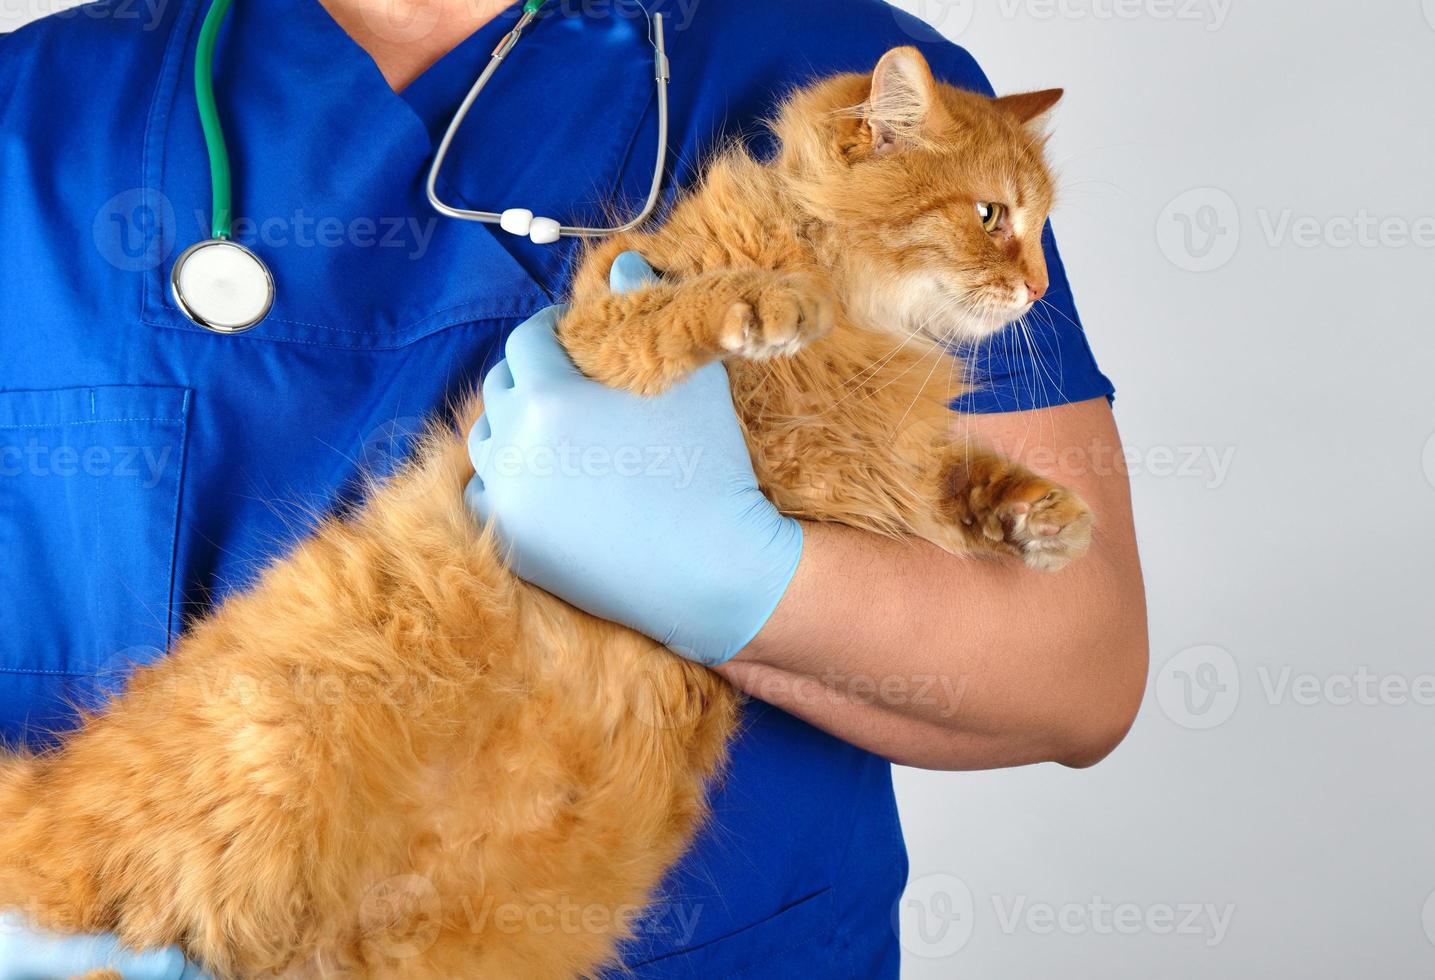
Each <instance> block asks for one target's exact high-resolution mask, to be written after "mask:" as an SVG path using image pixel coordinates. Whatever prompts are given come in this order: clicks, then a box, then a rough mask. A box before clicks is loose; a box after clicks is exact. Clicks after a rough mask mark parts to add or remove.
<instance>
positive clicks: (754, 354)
mask: <svg viewBox="0 0 1435 980" xmlns="http://www.w3.org/2000/svg"><path fill="white" fill-rule="evenodd" d="M836 315H837V304H836V302H835V301H834V300H833V298H832V293H831V292H830V290H828V289H827V288H826V287H824V286H823V285H822V284H821V283H819V282H818V281H817V280H815V279H812V278H811V277H809V276H804V275H783V276H777V277H775V278H773V279H771V280H770V281H768V282H766V283H764V284H763V285H761V286H759V287H757V288H756V289H755V290H753V292H752V294H751V295H749V296H745V297H743V298H742V299H739V300H738V301H736V302H734V303H733V304H732V305H731V306H729V307H728V309H727V310H726V312H725V313H724V314H723V318H722V323H721V325H720V326H719V328H718V343H719V344H720V345H721V347H722V349H723V350H725V351H727V352H728V353H730V354H734V355H736V356H738V357H745V358H748V359H750V360H759V361H760V360H766V359H767V358H771V357H782V356H786V355H789V354H795V353H797V351H799V350H801V349H802V347H803V346H804V345H806V344H808V343H810V342H812V341H814V340H816V339H817V338H819V337H822V336H823V335H825V334H827V333H828V332H829V331H831V329H832V327H833V324H834V323H835V322H836Z"/></svg>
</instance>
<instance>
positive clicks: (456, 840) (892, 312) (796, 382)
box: [0, 48, 1092, 980]
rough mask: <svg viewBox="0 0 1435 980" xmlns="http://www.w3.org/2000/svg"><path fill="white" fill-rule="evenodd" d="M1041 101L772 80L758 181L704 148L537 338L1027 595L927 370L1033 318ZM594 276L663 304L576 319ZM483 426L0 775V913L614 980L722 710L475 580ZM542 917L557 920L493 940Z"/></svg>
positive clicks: (212, 947)
mask: <svg viewBox="0 0 1435 980" xmlns="http://www.w3.org/2000/svg"><path fill="white" fill-rule="evenodd" d="M1060 95H1061V93H1060V91H1059V90H1057V91H1048V92H1037V93H1031V94H1025V95H1016V96H1009V97H1006V98H1001V99H988V98H985V97H983V96H979V95H975V94H972V93H969V92H964V91H960V90H958V89H955V88H952V87H949V86H946V85H943V84H940V83H938V82H937V81H936V80H935V79H934V78H933V76H932V74H931V71H930V69H929V67H928V65H927V63H926V61H925V60H924V59H923V58H922V56H921V55H920V54H919V53H918V52H917V51H916V49H914V48H898V49H895V50H893V51H891V52H889V53H888V54H887V55H886V56H884V57H883V59H882V60H881V62H880V63H879V64H878V65H877V67H876V69H875V70H874V71H873V72H872V73H870V74H852V75H842V76H838V77H834V78H829V79H826V80H823V81H820V82H817V83H815V84H813V85H811V86H809V87H806V88H803V89H801V90H799V91H797V92H795V93H794V94H793V95H792V96H791V97H790V99H789V100H788V102H787V103H786V104H785V106H784V108H783V109H782V111H781V113H780V115H779V117H778V118H777V119H776V120H775V122H774V127H775V132H776V135H777V137H778V139H779V142H780V149H779V151H778V153H777V154H776V156H775V157H774V158H773V159H772V160H770V161H767V162H758V161H756V160H754V159H753V158H751V157H750V156H749V155H748V154H747V153H746V152H744V151H743V150H741V149H732V150H729V151H727V152H726V153H724V154H722V155H720V156H719V157H718V158H716V159H715V160H714V161H713V162H712V164H711V165H710V167H709V169H708V171H707V175H706V177H705V179H704V181H703V182H702V184H701V185H700V186H699V187H697V188H695V189H694V190H693V191H692V192H691V193H689V194H687V195H686V196H685V197H684V198H682V199H681V200H680V201H679V203H678V204H677V205H676V206H675V207H674V208H673V210H672V213H671V214H670V216H669V217H668V218H667V220H666V221H665V222H664V223H663V224H662V225H661V226H660V227H657V228H656V229H654V230H652V231H649V232H644V233H636V234H626V235H621V236H617V237H615V238H612V239H609V240H606V241H604V242H602V243H601V244H600V245H598V246H597V247H595V248H594V249H593V251H592V252H591V253H590V254H589V255H588V256H587V257H586V259H585V261H584V263H583V265H582V268H581V270H580V272H579V274H578V276H577V278H576V281H575V284H574V290H573V305H572V309H571V311H570V312H569V313H568V314H567V315H566V316H565V318H564V319H563V320H562V322H561V324H560V326H559V335H560V339H561V340H562V341H563V344H564V346H565V348H566V349H567V350H568V351H569V353H570V355H571V356H572V357H573V359H574V361H575V362H576V363H577V364H578V365H579V367H581V368H582V369H583V370H584V371H585V372H586V373H587V374H588V375H590V376H591V377H593V378H595V379H597V380H599V381H603V382H605V383H609V384H613V385H616V386H620V387H624V388H629V389H632V390H634V391H638V392H647V393H651V392H656V391H660V390H662V389H663V388H664V387H665V386H667V385H669V384H670V383H672V382H673V381H674V380H676V379H678V378H681V377H682V376H683V375H684V374H685V373H686V372H688V371H691V370H693V369H694V368H695V367H696V366H698V365H700V364H702V363H705V362H707V361H710V360H712V359H714V358H722V359H724V360H725V361H726V364H727V369H728V373H729V377H730V380H731V384H732V392H733V400H734V404H735V405H736V407H737V410H738V413H739V415H740V417H741V420H742V423H743V425H744V428H745V431H746V435H747V439H748V443H749V446H750V449H751V452H752V458H753V461H754V464H755V467H756V471H757V474H758V477H759V480H760V482H761V484H762V486H763V488H764V490H765V491H766V492H767V493H768V494H769V495H770V496H771V498H772V500H773V501H774V502H775V503H776V504H777V506H778V507H779V508H780V509H781V510H782V511H784V512H785V513H788V514H791V515H794V516H797V517H800V518H804V519H809V520H820V521H836V522H841V523H843V524H848V525H852V526H855V527H859V528H865V529H867V530H870V531H874V532H877V533H880V534H884V535H890V536H917V537H921V538H925V539H927V540H929V541H932V542H935V543H936V544H938V545H940V546H941V547H943V548H945V549H948V550H950V551H953V552H984V553H987V554H993V555H999V556H1012V557H1015V558H1017V559H1020V560H1023V561H1025V562H1027V564H1029V565H1031V566H1032V567H1035V568H1043V569H1055V568H1059V567H1060V566H1062V565H1063V564H1065V563H1066V562H1068V561H1070V560H1072V559H1074V558H1076V557H1078V556H1079V555H1081V553H1082V552H1083V551H1084V550H1085V549H1086V547H1087V545H1088V543H1089V541H1090V535H1091V527H1092V515H1091V514H1090V512H1089V511H1088V509H1087V508H1086V506H1085V505H1084V504H1083V503H1082V501H1081V500H1080V499H1078V498H1077V497H1076V496H1075V495H1074V494H1073V493H1071V492H1070V491H1069V490H1066V489H1064V488H1062V487H1060V486H1058V485H1056V484H1054V483H1052V482H1050V481H1048V480H1046V479H1043V478H1041V477H1038V476H1036V475H1035V474H1033V473H1031V472H1029V471H1027V470H1026V469H1024V468H1023V467H1021V466H1019V465H1017V464H1015V463H1012V462H1010V461H1008V460H1006V459H1003V458H1001V457H999V456H997V455H995V454H993V453H991V452H988V451H985V450H982V449H980V448H975V447H970V446H968V445H966V444H965V442H964V441H962V440H959V439H957V438H955V436H954V425H953V419H954V416H953V415H952V413H951V411H950V409H949V407H948V405H949V402H950V400H951V399H952V398H953V397H954V396H955V395H956V394H957V391H958V389H957V382H956V381H955V380H954V378H955V377H956V376H957V375H958V374H959V372H958V371H956V370H952V369H950V368H951V365H950V364H948V363H946V361H945V358H946V357H947V354H946V352H945V350H944V347H945V345H946V344H947V343H949V342H951V341H953V340H956V339H978V338H981V337H984V336H988V335H990V334H992V333H993V332H995V331H996V330H998V329H999V328H1001V327H1003V326H1004V325H1006V324H1007V323H1009V322H1012V321H1014V320H1016V319H1017V318H1019V317H1020V316H1022V315H1024V314H1025V313H1026V312H1027V311H1028V310H1030V309H1031V306H1032V304H1033V303H1034V302H1035V301H1036V300H1037V299H1039V297H1040V296H1041V294H1042V293H1043V292H1044V291H1045V288H1046V285H1047V272H1046V265H1045V262H1044V260H1043V256H1042V246H1041V232H1042V227H1043V224H1044V222H1045V220H1046V217H1047V212H1048V211H1049V209H1050V206H1051V195H1052V189H1051V178H1050V176H1049V174H1048V172H1047V169H1046V166H1045V165H1044V163H1043V160H1042V150H1043V145H1044V139H1043V137H1042V134H1041V131H1040V129H1039V125H1040V117H1041V116H1042V115H1043V114H1044V113H1045V112H1046V111H1047V110H1048V109H1050V108H1051V107H1052V106H1053V105H1054V104H1055V103H1056V101H1057V100H1058V98H1059V97H1060ZM628 249H634V250H636V251H638V252H640V253H641V254H642V255H643V256H645V257H646V258H647V259H648V260H649V261H650V262H651V263H652V264H653V265H654V266H655V267H656V268H658V269H660V270H662V272H663V276H664V278H663V280H662V281H661V282H660V283H658V284H655V285H653V286H651V287H649V288H646V289H643V290H640V291H638V292H635V293H630V294H625V295H615V294H611V293H610V292H609V290H608V285H607V278H608V270H609V268H610V267H611V264H612V262H613V260H614V258H615V257H616V256H617V255H618V254H619V253H620V252H622V251H625V250H628ZM937 363H940V364H941V367H940V368H936V369H933V365H934V364H937ZM481 410H482V408H481V405H480V404H479V403H478V399H477V397H472V398H470V399H469V401H468V402H467V404H465V405H464V406H462V408H461V410H460V411H459V412H457V413H456V417H455V418H453V419H451V420H449V422H448V423H446V424H436V426H435V428H434V430H433V431H432V433H431V434H430V435H429V437H428V438H427V440H426V443H425V445H424V447H423V448H422V449H421V451H420V452H419V453H418V454H417V455H416V456H415V458H414V460H413V461H412V462H410V463H409V464H408V466H407V467H406V468H405V469H404V470H403V471H402V472H400V473H399V474H398V475H397V476H395V477H394V478H393V479H391V480H389V481H387V482H386V483H384V484H383V485H382V486H379V487H377V488H375V490H374V492H373V494H372V495H371V497H370V499H369V501H368V502H367V503H366V504H365V505H364V506H363V507H362V508H361V509H360V510H358V511H357V512H356V513H354V514H353V515H351V516H348V517H345V518H343V519H334V520H330V521H328V522H326V523H324V524H323V525H321V526H320V527H319V528H318V529H317V530H316V532H315V533H314V534H313V535H312V536H311V537H310V538H309V539H308V540H306V541H304V542H303V543H302V544H300V545H299V546H298V547H297V548H296V549H295V550H294V552H293V553H292V554H291V555H289V556H288V557H287V558H285V559H283V560H282V561H278V562H277V563H275V564H274V565H273V566H272V567H270V568H269V569H267V571H265V572H264V574H263V575H262V577H261V578H260V580H259V581H258V583H257V584H256V585H255V587H254V588H252V589H251V590H250V591H248V592H246V593H243V594H237V595H235V596H233V597H232V598H230V599H228V600H227V601H226V602H225V603H223V605H222V606H221V607H220V608H218V609H217V610H216V611H214V612H213V613H212V614H211V615H209V616H208V617H207V618H205V619H203V620H202V621H200V622H198V623H196V624H195V625H194V626H193V628H192V629H191V630H190V631H189V632H188V633H187V634H186V635H185V636H183V637H182V638H181V639H180V640H179V641H178V643H177V644H176V645H175V648H174V649H173V651H172V653H171V655H170V656H168V657H166V658H165V659H163V660H161V661H159V662H157V663H155V664H153V665H151V666H148V667H144V668H141V669H139V670H137V671H136V672H135V673H134V675H133V677H132V678H131V679H130V681H129V683H128V686H127V689H126V690H125V692H124V693H123V694H122V695H120V696H118V697H116V698H115V699H114V700H113V701H112V702H111V703H110V704H109V705H107V706H106V707H105V708H104V709H103V710H102V711H100V712H98V713H95V714H93V715H92V716H90V717H88V718H87V719H86V720H85V722H84V724H83V726H82V727H80V728H79V729H78V730H77V731H75V732H74V733H73V734H71V735H70V736H68V737H67V738H66V739H65V740H64V742H63V744H61V745H60V746H59V747H58V748H56V749H54V750H52V751H49V752H46V753H43V754H39V755H25V756H8V757H5V758H4V759H3V760H0V908H7V907H9V908H16V909H19V910H20V911H22V912H24V913H25V914H28V915H29V916H30V917H31V918H32V919H33V920H34V921H35V922H36V923H38V924H40V925H42V926H47V927H49V928H53V929H60V930H66V931H102V930H114V931H117V932H118V933H119V934H120V935H121V936H122V937H123V939H124V940H125V941H126V942H128V943H129V944H132V945H134V946H137V947H145V948H148V947H155V946H161V945H165V944H170V943H179V944H181V945H182V946H183V948H184V949H185V950H186V952H187V953H188V954H189V955H190V956H191V957H192V958H193V959H195V960H196V961H198V962H200V963H202V964H204V965H205V966H206V967H207V968H209V969H210V970H211V971H212V972H214V973H215V974H216V975H217V976H219V977H222V978H249V977H258V976H270V975H275V974H277V975H281V976H291V977H319V976H324V977H328V976H343V977H361V978H435V980H438V978H441V980H451V978H458V977H484V978H492V980H547V978H575V977H590V976H593V975H595V974H596V973H597V972H599V971H600V970H602V969H604V968H606V967H613V966H617V965H618V964H617V949H618V943H619V942H620V941H621V940H622V939H623V938H624V937H625V936H626V935H628V934H629V933H630V932H631V927H632V924H633V920H634V916H635V915H636V914H637V913H638V912H639V911H640V910H641V909H642V908H643V907H644V904H645V903H646V902H647V901H649V900H650V898H651V896H652V894H653V892H654V889H655V888H656V887H657V885H658V884H659V882H660V881H661V879H662V876H663V874H664V872H665V871H666V870H667V869H668V868H669V867H670V866H671V865H672V864H673V862H674V861H676V860H677V859H678V858H679V857H680V856H681V855H682V853H683V851H684V849H685V848H686V846H687V845H688V844H689V843H690V841H691V838H692V836H693V834H694V832H695V829H696V827H697V825H698V823H699V822H700V820H701V819H702V817H703V815H704V812H705V810H704V805H705V804H704V800H705V789H706V787H707V784H708V783H709V781H710V780H711V779H712V778H713V777H714V776H715V775H716V774H717V773H718V771H719V768H720V766H721V764H722V762H723V759H724V752H725V746H726V743H727V740H728V738H729V736H730V735H731V734H732V732H733V730H734V725H735V723H736V719H737V708H738V696H737V694H736V693H735V692H734V691H733V690H732V689H731V688H730V687H729V686H728V685H727V684H726V683H725V682H724V681H723V680H722V679H721V678H719V677H718V676H717V675H716V674H714V673H712V672H710V671H708V670H706V669H705V668H702V667H699V666H695V665H693V664H690V663H688V662H686V661H683V660H681V659H679V658H678V657H677V656H675V655H674V654H672V653H671V652H669V651H667V650H665V649H664V648H662V647H661V646H659V645H658V644H657V643H655V642H654V641H652V640H649V639H647V638H646V637H643V636H640V635H638V634H636V633H634V632H631V631H629V630H627V629H624V628H623V627H620V626H616V625H614V624H612V623H608V622H604V621H600V620H598V619H595V618H593V617H591V616H588V615H586V614H584V613H581V612H579V611H577V610H575V609H573V608H572V607H570V606H568V605H566V604H565V603H563V602H561V601H559V600H558V599H556V598H554V597H552V596H550V595H548V594H547V593H544V592H542V591H540V590H538V589H536V588H533V587H530V586H528V585H525V584H524V583H523V582H521V581H520V580H518V579H517V578H515V577H514V576H513V575H512V574H511V573H510V572H509V571H508V570H507V568H506V567H505V565H504V560H503V554H502V552H501V549H500V548H499V546H498V544H497V542H496V541H495V539H494V536H493V534H492V532H491V530H486V529H485V528H483V527H481V526H479V525H478V523H477V522H476V521H475V520H474V519H473V518H472V516H471V515H470V514H469V513H468V512H467V511H466V510H465V508H464V506H463V503H462V499H461V495H462V490H463V487H464V484H465V483H466V482H467V480H468V478H469V477H470V476H471V474H472V469H471V466H470V463H469V460H468V456H467V452H466V447H465V440H464V433H465V432H466V431H467V430H468V428H469V426H470V425H471V424H472V423H473V421H474V420H475V419H476V418H477V416H478V415H479V413H480V412H481ZM565 907H566V908H579V909H582V910H585V914H584V915H583V916H582V917H581V923H582V927H581V928H568V929H565V928H557V929H554V928H544V929H528V928H522V927H520V928H515V927H514V923H515V922H518V923H530V922H549V921H551V920H552V918H553V917H552V916H551V915H549V916H548V917H547V918H544V916H543V914H542V913H543V912H544V910H548V912H550V913H551V912H553V910H555V909H559V908H565ZM478 908H487V909H493V910H507V911H508V912H510V913H512V914H509V915H500V914H497V912H495V913H494V914H490V915H486V916H481V915H475V914H474V911H473V910H474V909H478ZM594 910H599V911H606V912H607V913H608V914H605V915H593V914H589V913H591V912H593V911H594ZM396 937H397V938H396ZM91 976H92V977H95V978H97V977H100V976H105V977H113V976H118V974H114V973H111V972H110V971H100V973H98V974H92V975H91Z"/></svg>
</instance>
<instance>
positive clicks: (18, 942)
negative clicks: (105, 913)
mask: <svg viewBox="0 0 1435 980" xmlns="http://www.w3.org/2000/svg"><path fill="white" fill-rule="evenodd" d="M104 968H110V969H113V970H118V971H119V972H120V975H121V976H123V977H124V978H125V980H208V975H207V974H206V973H204V971H202V970H200V969H199V968H198V967H197V966H195V965H194V964H192V963H187V962H185V959H184V954H183V953H181V952H180V951H179V950H178V949H176V948H174V947H173V946H171V947H170V948H168V949H158V950H152V951H150V952H145V953H134V952H130V951H129V950H125V949H122V948H121V946H120V944H119V940H117V939H116V938H115V937H114V936H111V935H109V934H104V935H96V936H63V935H59V934H56V933H51V932H45V931H43V930H40V929H36V928H35V927H34V926H33V925H31V924H30V922H29V920H27V919H26V918H25V917H24V916H22V915H20V914H19V913H18V912H4V913H0V980H68V978H69V977H74V976H79V975H81V974H84V973H88V972H90V971H91V970H99V969H104Z"/></svg>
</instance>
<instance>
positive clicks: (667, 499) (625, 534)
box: [465, 252, 802, 666]
mask: <svg viewBox="0 0 1435 980" xmlns="http://www.w3.org/2000/svg"><path fill="white" fill-rule="evenodd" d="M654 279H655V277H654V275H653V270H652V269H651V268H650V267H649V266H648V264H647V263H646V262H644V261H643V260H642V258H641V257H639V256H638V255H637V254H636V253H632V252H629V253H625V254H624V255H622V256H620V257H619V258H618V261H617V262H615V263H614V265H613V272H612V287H613V289H614V290H616V291H626V290H631V289H636V288H639V287H641V286H643V285H645V284H647V283H650V282H652V281H654ZM561 315H562V309H561V308H558V307H553V308H550V309H548V310H545V311H543V312H542V313H539V314H538V315H537V316H535V317H534V318H533V319H531V320H529V321H528V322H526V323H524V324H522V325H521V326H519V327H518V328H517V329H516V330H514V332H513V333H512V334H511V335H510V336H509V338H508V344H507V347H506V348H505V354H506V355H507V356H506V357H505V359H504V360H502V361H500V362H499V363H498V364H496V365H494V367H493V369H492V370H491V371H489V373H488V376H487V377H486V378H485V379H484V382H483V397H484V409H485V414H484V416H483V417H482V418H480V419H479V421H478V423H477V424H476V425H475V426H474V428H473V431H472V432H470V433H469V441H468V444H469V455H470V456H471V457H472V459H473V463H474V469H475V471H476V473H477V475H476V476H475V477H474V479H473V481H472V482H471V483H470V484H469V485H468V489H467V491H466V492H465V500H466V501H467V503H468V506H469V507H470V508H471V509H472V510H473V512H474V513H475V514H476V515H477V516H478V517H479V518H480V519H482V520H484V521H488V520H492V521H493V522H494V523H495V528H496V530H497V533H498V535H499V537H500V539H501V540H502V541H503V542H504V543H505V544H506V545H507V546H508V547H509V549H510V556H509V560H510V563H511V565H512V568H513V570H514V571H515V572H516V573H517V574H518V575H519V576H520V577H521V578H524V579H526V580H528V581H529V582H532V583H533V584H534V585H537V586H539V587H540V588H542V589H545V590H547V591H548V592H551V593H553V594H554V595H556V596H558V597H559V598H561V599H564V600H566V601H567V602H569V603H571V604H573V605H575V606H577V607H578V608H580V609H583V610H586V611H587V612H590V613H592V614H593V615H595V616H600V617H602V618H604V619H609V620H613V621H614V622H618V623H622V624H623V625H625V626H629V627H631V628H633V629H635V630H638V631H639V632H641V633H645V634H647V635H648V636H651V637H653V638H654V639H656V640H658V641H660V642H662V643H664V644H666V645H667V646H668V647H669V648H671V649H672V650H673V651H675V652H676V653H678V654H680V655H681V656H683V657H686V658H687V659H689V660H694V661H697V662H698V663H702V664H707V665H709V666H713V665H716V664H720V663H723V662H725V661H727V660H729V659H730V658H731V657H732V656H733V655H734V654H736V653H737V652H738V651H739V650H741V649H742V648H743V647H744V646H746V645H747V643H748V641H750V640H751V639H752V638H753V636H754V635H756V633H757V632H758V630H760V629H761V628H762V626H763V624H764V623H766V622H767V620H768V617H769V616H771V615H772V611H773V609H775V608H776V606H777V602H778V600H779V599H781V598H782V594H783V592H785V591H786V590H787V586H788V583H789V582H791V580H792V575H793V573H794V572H795V571H796V570H797V562H798V559H799V558H800V557H801V556H802V526H801V525H800V524H798V522H797V521H795V520H793V519H791V518H789V517H784V516H783V515H782V514H780V513H778V511H777V508H776V507H774V506H773V505H772V502H771V501H769V500H768V499H767V497H765V496H764V495H763V493H762V491H761V490H759V489H758V486H757V478H756V477H755V476H754V475H753V471H752V460H751V458H750V457H749V455H748V451H747V445H746V443H745V442H744V441H743V435H742V429H741V427H740V425H739V423H738V419H737V414H736V412H735V411H734V409H733V405H732V394H731V392H730V390H729V388H728V379H727V371H726V370H725V369H724V368H723V366H722V364H720V363H713V364H709V365H707V366H706V367H703V368H701V369H700V370H698V371H696V372H694V373H693V374H692V375H691V376H690V377H688V378H687V379H685V380H684V381H683V382H681V383H679V384H677V385H675V386H674V387H672V388H671V389H669V390H668V391H667V392H665V393H663V394H661V395H658V396H655V397H645V396H640V395H634V394H631V393H629V392H626V391H618V390H616V389H613V388H609V387H607V386H605V385H602V384H599V383H597V382H595V381H591V380H589V379H588V378H586V377H584V376H583V375H582V374H581V373H580V372H579V371H578V369H577V367H575V366H574V364H573V362H572V361H571V360H570V359H569V357H568V355H567V354H566V353H565V352H564V351H563V348H562V347H560V346H559V344H558V341H557V338H556V337H555V336H554V332H553V331H554V326H555V324H557V322H558V319H559V317H560V316H561Z"/></svg>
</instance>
